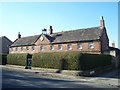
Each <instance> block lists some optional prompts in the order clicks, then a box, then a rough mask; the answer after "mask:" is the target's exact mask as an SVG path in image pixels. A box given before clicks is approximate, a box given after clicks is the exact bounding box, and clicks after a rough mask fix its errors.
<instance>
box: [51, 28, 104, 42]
mask: <svg viewBox="0 0 120 90" xmlns="http://www.w3.org/2000/svg"><path fill="white" fill-rule="evenodd" d="M102 31H103V30H102V29H101V28H100V27H93V28H86V29H77V30H70V31H65V32H60V33H56V34H52V35H51V37H53V38H54V41H53V43H60V42H75V41H90V40H98V39H100V36H101V33H102Z"/></svg>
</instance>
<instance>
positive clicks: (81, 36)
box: [11, 27, 103, 46]
mask: <svg viewBox="0 0 120 90" xmlns="http://www.w3.org/2000/svg"><path fill="white" fill-rule="evenodd" d="M102 31H103V29H102V28H101V27H92V28H85V29H77V30H70V31H65V32H58V33H53V34H51V35H47V34H44V36H45V37H46V38H47V39H48V40H49V41H50V42H52V43H65V42H76V41H90V40H98V39H100V37H101V35H102ZM40 36H41V35H35V36H29V37H23V38H20V39H18V40H16V41H15V42H14V43H13V44H12V45H11V46H22V45H33V44H35V42H36V41H37V40H38V38H39V37H40Z"/></svg>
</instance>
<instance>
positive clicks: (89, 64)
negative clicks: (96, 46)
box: [80, 54, 112, 70]
mask: <svg viewBox="0 0 120 90" xmlns="http://www.w3.org/2000/svg"><path fill="white" fill-rule="evenodd" d="M111 60H112V56H110V55H104V54H101V55H98V54H82V56H81V59H80V63H81V65H80V66H81V70H88V69H93V68H96V67H101V66H106V65H110V64H112V62H111Z"/></svg>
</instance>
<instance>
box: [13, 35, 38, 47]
mask: <svg viewBox="0 0 120 90" xmlns="http://www.w3.org/2000/svg"><path fill="white" fill-rule="evenodd" d="M39 37H40V35H35V36H29V37H22V38H20V39H17V40H16V41H15V42H14V43H13V44H12V45H11V46H24V45H34V43H35V42H36V40H37V39H38V38H39Z"/></svg>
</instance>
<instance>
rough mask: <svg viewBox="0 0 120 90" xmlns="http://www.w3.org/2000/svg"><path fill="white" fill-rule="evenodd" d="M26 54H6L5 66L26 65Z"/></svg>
mask: <svg viewBox="0 0 120 90" xmlns="http://www.w3.org/2000/svg"><path fill="white" fill-rule="evenodd" d="M27 55H28V54H8V55H7V64H12V65H22V66H25V65H26V60H27Z"/></svg>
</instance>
